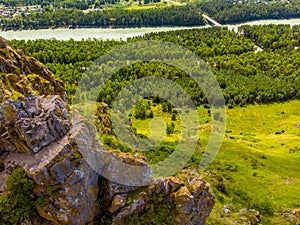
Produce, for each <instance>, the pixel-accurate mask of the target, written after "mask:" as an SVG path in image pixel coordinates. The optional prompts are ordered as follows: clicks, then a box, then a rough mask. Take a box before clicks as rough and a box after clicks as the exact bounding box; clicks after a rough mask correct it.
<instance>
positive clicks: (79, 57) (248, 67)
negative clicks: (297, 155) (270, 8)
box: [10, 25, 300, 107]
mask: <svg viewBox="0 0 300 225" xmlns="http://www.w3.org/2000/svg"><path fill="white" fill-rule="evenodd" d="M240 31H243V32H244V33H245V35H246V36H247V37H248V36H249V37H252V38H253V41H254V42H253V41H251V40H250V39H247V38H245V37H244V35H242V34H237V33H234V32H233V31H229V30H228V29H227V28H219V27H214V28H207V29H191V30H177V31H170V32H162V33H152V34H147V35H145V36H144V37H137V38H132V39H128V42H133V41H138V40H162V41H169V42H175V43H178V44H180V45H182V46H185V47H186V48H188V49H190V50H191V51H193V52H194V53H196V54H197V55H199V56H200V57H201V58H202V59H204V61H206V62H207V63H208V65H209V67H210V68H211V69H212V71H213V72H214V74H215V75H216V78H217V80H218V81H219V84H220V86H221V88H222V89H223V94H224V97H225V100H226V103H227V104H228V105H229V106H230V107H231V106H235V105H240V106H243V105H245V104H251V103H255V102H257V103H268V102H274V101H285V100H288V99H295V98H300V76H299V75H300V60H299V59H300V51H299V50H300V49H298V48H297V47H298V46H299V45H300V39H299V38H297V37H298V35H299V26H294V27H293V28H291V27H289V26H285V25H270V26H254V27H249V26H243V27H242V28H241V29H240ZM274 33H277V35H275V36H273V35H272V34H274ZM282 36H283V37H285V38H283V37H282ZM274 37H275V38H274ZM276 37H277V38H276ZM261 39H264V40H265V42H267V40H268V43H269V42H270V43H271V45H270V46H276V49H271V48H267V47H264V46H263V45H261V44H260V41H259V40H261ZM276 42H277V43H281V44H274V43H276ZM124 43H125V42H120V41H102V40H96V39H94V40H82V41H74V40H69V41H57V40H36V41H27V42H25V41H16V40H14V41H12V42H11V43H10V44H12V45H13V47H15V48H20V49H23V51H24V52H25V53H26V54H28V55H31V56H34V57H36V58H37V59H38V60H40V61H41V62H43V63H44V64H46V65H47V66H48V67H49V68H50V70H51V71H52V72H53V73H54V74H55V76H57V77H58V78H60V79H61V80H63V81H64V83H65V84H66V87H67V94H68V97H69V99H70V100H71V101H72V99H73V97H74V94H75V91H76V87H77V84H78V82H79V81H80V79H81V78H82V79H83V81H84V83H85V84H86V85H87V86H95V82H99V75H98V74H97V73H96V72H95V74H93V73H91V74H89V76H87V75H86V74H85V71H86V69H87V68H88V67H89V66H90V65H91V64H92V62H93V61H95V60H96V59H97V58H98V57H99V56H100V55H102V54H104V53H106V52H108V51H109V50H110V49H112V48H113V47H116V46H118V45H120V44H124ZM255 45H261V47H263V49H262V51H261V52H255ZM141 51H143V50H141ZM153 51H155V49H153ZM157 51H159V50H157ZM153 75H154V76H162V77H165V78H167V79H171V80H173V81H175V82H177V83H178V84H179V85H181V86H182V87H183V88H184V89H185V91H186V92H188V93H189V94H190V96H191V97H192V99H193V100H194V102H195V103H197V104H205V103H207V99H206V96H205V95H204V93H203V92H202V90H201V89H200V88H199V86H198V85H197V83H195V81H193V80H192V79H191V78H190V77H189V76H188V75H187V74H185V73H184V72H183V71H181V70H178V69H177V68H175V67H172V66H166V65H162V64H161V63H158V62H145V63H137V64H134V65H130V66H127V67H125V68H123V69H121V70H120V71H118V72H117V73H116V74H115V76H114V77H113V79H111V80H110V81H109V82H108V83H107V85H105V86H104V87H103V90H102V92H101V93H100V94H99V100H100V101H104V102H107V103H108V104H111V103H112V102H113V100H114V98H115V96H117V94H118V93H119V91H120V89H121V88H122V87H124V86H126V85H127V84H128V83H130V81H132V80H135V79H137V78H141V77H145V76H153ZM144 91H145V92H147V90H144ZM97 94H98V93H97ZM82 97H83V98H85V96H82ZM182 100H183V101H184V99H182Z"/></svg>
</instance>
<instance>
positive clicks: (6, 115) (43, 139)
mask: <svg viewBox="0 0 300 225" xmlns="http://www.w3.org/2000/svg"><path fill="white" fill-rule="evenodd" d="M0 74H1V80H0V131H1V133H0V135H1V136H0V155H1V160H0V218H1V219H0V220H2V221H0V224H14V223H16V222H12V221H13V219H11V218H10V216H9V215H6V214H5V212H6V211H5V210H4V207H5V204H6V203H7V202H9V200H7V199H13V200H15V198H17V196H12V195H11V194H10V192H11V189H10V188H11V185H6V183H5V180H6V179H7V177H9V176H10V175H11V174H12V173H13V171H15V169H16V168H18V167H22V168H24V171H25V173H26V177H27V178H28V179H30V180H33V181H34V182H33V183H34V185H33V186H32V191H30V193H29V194H28V196H29V199H31V201H32V202H34V204H33V207H32V208H31V210H33V211H34V212H33V213H32V214H30V215H34V216H33V217H29V216H26V215H27V213H24V215H20V213H18V209H19V208H18V205H16V207H15V211H14V215H18V216H19V220H15V218H14V221H19V222H20V221H22V223H23V224H88V223H90V224H137V223H139V224H160V223H164V224H205V221H206V219H207V217H208V216H209V214H210V211H211V210H212V207H213V205H214V196H213V195H212V193H211V192H210V190H209V185H208V184H207V183H206V182H205V181H204V180H203V179H202V178H201V177H200V176H199V174H198V172H197V171H191V170H186V171H182V172H181V173H180V174H179V175H177V176H176V177H169V178H164V179H163V178H162V179H159V180H154V181H153V182H152V183H151V184H150V185H149V186H145V187H133V186H125V185H121V184H117V183H114V182H112V181H110V180H108V179H105V178H103V177H102V176H101V175H99V174H98V173H96V172H95V171H94V170H93V169H92V168H91V167H90V165H89V164H88V163H87V162H86V160H85V158H86V152H87V149H89V148H88V146H89V144H90V143H92V145H91V146H93V148H96V150H97V151H95V152H100V153H102V154H103V155H104V156H105V157H103V156H102V157H100V158H101V160H102V161H99V165H101V166H102V167H101V168H103V169H107V168H109V167H110V165H113V164H114V162H116V161H117V160H122V161H123V162H128V163H130V164H133V165H141V164H142V165H147V162H146V159H144V158H140V157H138V156H133V155H130V154H124V153H120V152H112V151H110V150H107V149H105V148H104V147H103V146H102V145H101V144H100V143H98V141H97V140H96V138H95V131H94V130H93V129H92V128H91V126H90V125H89V124H88V123H87V122H85V121H83V120H81V119H79V118H74V117H73V118H72V119H71V116H70V109H69V107H68V105H67V102H66V94H65V90H64V86H63V84H62V83H61V82H60V81H58V80H57V79H55V78H54V77H53V75H52V74H51V73H50V71H49V70H48V69H47V68H45V67H44V66H43V65H41V64H40V63H39V62H37V61H36V60H35V59H33V58H30V57H27V56H25V55H24V54H23V53H22V52H21V51H16V50H13V49H11V48H10V47H9V46H7V44H6V41H5V40H4V39H2V38H1V39H0ZM95 158H96V159H98V158H97V157H95ZM104 159H109V160H104ZM22 182H23V180H20V181H19V182H17V183H18V184H19V183H22ZM23 183H24V182H23ZM18 184H14V185H18Z"/></svg>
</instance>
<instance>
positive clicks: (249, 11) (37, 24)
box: [0, 0, 300, 30]
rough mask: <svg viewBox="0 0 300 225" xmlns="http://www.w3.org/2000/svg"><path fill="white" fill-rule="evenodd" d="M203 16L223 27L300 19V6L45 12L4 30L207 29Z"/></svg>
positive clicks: (217, 2) (4, 23) (217, 4)
mask: <svg viewBox="0 0 300 225" xmlns="http://www.w3.org/2000/svg"><path fill="white" fill-rule="evenodd" d="M202 13H206V14H208V15H210V16H211V17H213V18H214V19H216V20H217V21H219V22H220V23H224V24H225V23H238V22H245V21H249V20H258V19H282V18H292V17H299V16H300V2H299V1H290V2H288V1H286V2H272V3H269V4H265V3H256V2H251V3H235V2H232V1H223V0H214V1H208V2H207V1H205V2H200V3H190V4H187V5H185V6H176V7H175V6H172V7H163V8H153V9H141V10H125V9H111V10H104V11H92V12H89V13H83V11H82V10H78V9H74V8H72V9H60V10H55V11H47V10H45V11H44V12H43V13H38V12H37V13H32V14H31V15H29V16H23V17H20V16H19V17H14V18H12V19H11V18H10V19H6V18H2V19H1V21H0V23H1V29H2V30H11V29H14V30H18V29H41V28H57V27H70V28H76V27H148V26H152V27H153V26H154V27H156V26H199V25H204V24H205V22H204V21H203V18H202Z"/></svg>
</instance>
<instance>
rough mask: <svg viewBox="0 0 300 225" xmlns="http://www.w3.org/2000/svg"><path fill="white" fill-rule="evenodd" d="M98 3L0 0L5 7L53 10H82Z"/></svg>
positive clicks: (92, 0)
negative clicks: (36, 7)
mask: <svg viewBox="0 0 300 225" xmlns="http://www.w3.org/2000/svg"><path fill="white" fill-rule="evenodd" d="M101 1H105V0H101ZM99 3H100V0H63V1H61V0H0V4H3V5H4V6H7V7H16V6H32V5H40V6H41V7H47V6H53V7H54V8H60V7H64V8H76V9H82V10H84V9H87V8H89V7H90V6H92V5H94V4H99Z"/></svg>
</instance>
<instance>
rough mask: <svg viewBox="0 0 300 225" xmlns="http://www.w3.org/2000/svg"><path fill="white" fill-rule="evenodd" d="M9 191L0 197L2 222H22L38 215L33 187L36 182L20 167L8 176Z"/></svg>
mask: <svg viewBox="0 0 300 225" xmlns="http://www.w3.org/2000/svg"><path fill="white" fill-rule="evenodd" d="M6 185H7V188H8V190H9V193H8V194H7V195H6V196H2V197H0V218H1V224H20V223H21V222H23V221H24V220H26V219H29V218H31V219H32V218H34V217H36V216H37V215H36V209H35V200H34V198H33V188H34V186H35V183H34V181H33V180H31V179H30V178H28V177H27V175H26V173H25V171H24V170H23V169H22V168H21V167H18V168H16V169H15V170H14V171H13V172H12V174H11V175H10V176H9V177H8V178H7V180H6Z"/></svg>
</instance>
